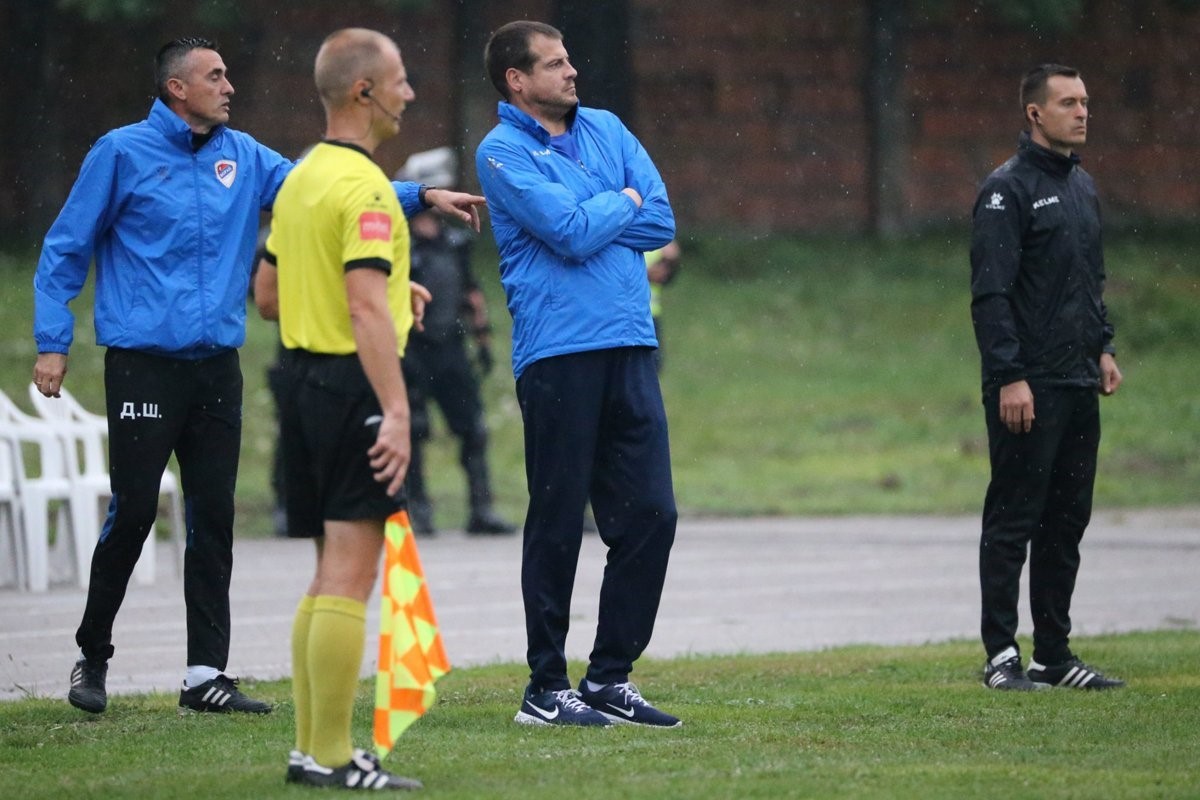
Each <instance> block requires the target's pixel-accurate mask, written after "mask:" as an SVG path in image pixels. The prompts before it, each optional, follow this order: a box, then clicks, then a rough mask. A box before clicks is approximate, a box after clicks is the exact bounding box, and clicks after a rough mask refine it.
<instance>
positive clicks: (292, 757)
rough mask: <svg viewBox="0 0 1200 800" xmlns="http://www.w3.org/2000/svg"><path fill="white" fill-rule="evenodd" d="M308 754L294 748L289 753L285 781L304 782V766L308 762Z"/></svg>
mask: <svg viewBox="0 0 1200 800" xmlns="http://www.w3.org/2000/svg"><path fill="white" fill-rule="evenodd" d="M308 761H309V759H308V756H306V755H304V753H301V752H300V751H299V750H293V751H291V752H290V753H288V765H287V772H286V773H284V776H283V782H284V783H303V782H304V767H305V766H306V765H307V764H308Z"/></svg>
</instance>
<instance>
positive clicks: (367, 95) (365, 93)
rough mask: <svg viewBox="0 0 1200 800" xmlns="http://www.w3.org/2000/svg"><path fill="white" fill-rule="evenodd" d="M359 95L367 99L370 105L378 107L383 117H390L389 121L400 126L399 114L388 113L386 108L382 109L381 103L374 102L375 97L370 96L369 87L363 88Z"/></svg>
mask: <svg viewBox="0 0 1200 800" xmlns="http://www.w3.org/2000/svg"><path fill="white" fill-rule="evenodd" d="M359 94H361V95H362V96H363V97H365V98H367V99H368V100H370V101H371V102H372V103H374V104H375V105H376V106H378V107H379V110H380V111H382V112H383V113H384V115H385V116H387V117H390V118H391V119H393V120H395V121H396V124H397V125H399V124H400V115H399V114H393V113H392V112H390V111H388V110H387V109H386V108H384V107H383V103H381V102H379V101H378V100H376V99H375V96H374V95H372V94H371V87H370V86H366V87H364V88H363V90H362V91H361V92H360V93H359Z"/></svg>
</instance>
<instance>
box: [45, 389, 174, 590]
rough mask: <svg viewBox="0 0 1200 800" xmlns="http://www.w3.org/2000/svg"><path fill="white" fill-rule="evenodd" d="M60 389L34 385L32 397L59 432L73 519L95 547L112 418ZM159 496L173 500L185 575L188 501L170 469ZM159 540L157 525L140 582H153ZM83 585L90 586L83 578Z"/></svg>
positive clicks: (107, 492)
mask: <svg viewBox="0 0 1200 800" xmlns="http://www.w3.org/2000/svg"><path fill="white" fill-rule="evenodd" d="M58 393H59V396H58V397H46V396H45V395H43V394H42V393H41V392H39V391H38V390H37V387H36V386H35V385H34V384H32V383H31V384H29V399H30V401H31V402H32V403H33V407H34V410H35V411H37V413H38V415H39V416H40V417H41V418H42V419H44V420H46V421H47V422H49V423H51V424H52V425H53V426H54V427H55V429H56V430H57V431H58V432H59V436H60V437H61V440H62V443H63V447H64V451H65V463H66V466H67V471H68V475H69V477H70V479H71V484H72V500H73V502H72V504H71V506H72V513H73V515H74V516H73V519H75V520H76V521H77V525H78V526H79V527H81V528H84V527H86V528H88V529H90V530H94V531H95V538H94V539H93V546H94V542H95V540H96V539H98V538H99V533H100V524H101V523H100V520H101V519H103V518H105V517H106V516H107V505H106V506H105V508H104V510H103V511H102V510H101V509H100V507H99V503H100V502H101V501H102V500H107V499H109V498H111V497H112V486H111V483H110V481H109V475H108V459H107V458H106V452H107V450H106V439H107V437H108V420H107V419H106V418H105V417H104V416H102V415H100V414H93V413H92V412H91V411H88V410H87V409H86V408H84V407H83V406H82V405H81V404H80V403H79V401H78V400H76V399H75V398H74V397H73V396H72V395H71V393H70V392H68V391H67V390H66V389H63V388H60V389H59V390H58ZM159 494H160V495H165V496H166V497H167V500H168V505H169V508H170V515H171V525H170V527H171V538H172V540H173V541H174V544H175V555H176V562H177V565H176V569H177V571H178V573H179V574H183V551H184V546H185V542H186V538H187V537H186V535H185V534H184V528H183V499H182V497H181V496H180V492H179V483H178V481H176V479H175V474H174V473H173V472H171V470H170V469H166V470H164V471H163V475H162V478H161V481H160V483H159ZM155 540H156V535H155V528H154V527H153V526H152V527H151V528H150V534H149V535H148V536H147V537H146V543H145V545H143V547H142V554H141V557H140V558H139V559H138V563H137V567H136V571H135V573H134V577H135V578H136V580H137V582H138V583H140V584H151V583H154V574H155ZM81 585H83V586H86V585H87V584H86V582H81Z"/></svg>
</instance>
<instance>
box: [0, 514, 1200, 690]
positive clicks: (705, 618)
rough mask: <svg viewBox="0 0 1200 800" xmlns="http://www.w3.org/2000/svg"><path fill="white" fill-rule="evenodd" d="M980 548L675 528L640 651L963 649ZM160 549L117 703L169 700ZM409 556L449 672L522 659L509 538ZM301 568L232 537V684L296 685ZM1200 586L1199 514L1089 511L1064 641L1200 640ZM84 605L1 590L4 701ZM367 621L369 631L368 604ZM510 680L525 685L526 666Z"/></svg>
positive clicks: (124, 651)
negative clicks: (1161, 631)
mask: <svg viewBox="0 0 1200 800" xmlns="http://www.w3.org/2000/svg"><path fill="white" fill-rule="evenodd" d="M977 536H978V520H977V518H976V517H974V516H972V517H846V518H814V519H731V520H724V519H688V520H684V521H682V522H681V523H680V526H679V533H678V537H677V540H676V546H675V550H674V553H673V555H672V560H671V568H670V573H669V575H668V579H667V586H666V591H665V593H664V597H663V604H662V609H661V612H660V614H659V619H658V627H657V629H656V631H655V636H654V640H653V642H651V645H650V648H649V649H648V650H647V656H652V657H659V658H664V657H671V656H678V655H685V654H693V653H695V654H701V653H740V652H770V651H797V650H814V649H820V648H824V647H830V646H835V645H843V644H852V643H876V644H915V643H923V642H931V641H943V640H949V639H964V638H965V639H972V638H974V637H976V636H977V631H978V617H979V612H978V602H979V599H978V588H977V575H976V563H977ZM160 547H161V548H162V550H161V552H160V553H159V559H158V564H159V575H158V580H157V582H156V583H155V584H154V585H152V586H138V585H133V586H131V587H130V591H129V594H128V596H127V598H126V601H125V605H124V607H123V608H122V610H121V615H120V616H119V617H118V618H117V625H116V629H115V644H116V648H117V652H116V656H115V657H114V658H113V660H112V661H111V662H110V669H109V677H108V688H109V691H110V692H111V693H117V694H119V693H128V692H141V691H148V690H163V691H170V690H173V689H174V688H176V687H177V686H178V685H179V681H180V680H181V679H182V676H183V670H184V663H183V661H184V641H185V639H184V630H183V618H184V614H183V599H182V586H181V582H180V579H179V577H178V576H177V575H176V574H175V572H174V571H173V569H172V562H171V560H170V551H169V548H168V547H167V546H166V545H160ZM420 548H421V556H422V559H423V561H424V565H425V572H426V576H427V577H428V578H429V581H430V586H431V590H432V593H433V600H434V604H435V606H436V608H437V613H438V618H439V622H440V624H441V629H442V632H443V636H444V638H445V642H446V648H447V650H448V652H449V655H450V660H451V662H452V663H453V664H455V665H458V666H467V665H472V664H482V663H488V662H523V661H524V648H525V637H524V623H523V618H522V614H521V597H520V591H519V584H518V575H519V569H520V552H521V547H520V540H519V537H515V536H514V537H503V538H498V539H487V538H474V537H467V536H465V535H464V534H462V533H458V532H444V533H441V534H439V535H438V536H437V537H434V538H431V539H422V540H420ZM603 560H604V556H603V546H602V545H601V543H600V542H599V541H598V539H597V537H595V536H589V537H587V538H586V541H585V543H584V549H583V553H582V555H581V558H580V569H579V574H578V578H577V580H576V590H575V600H576V602H575V604H574V608H573V612H572V618H573V619H572V632H571V636H570V638H569V639H568V643H567V649H568V654H569V655H570V656H571V657H573V658H584V657H586V655H587V653H588V652H589V651H590V649H591V637H592V634H593V632H594V630H595V621H596V612H595V607H596V600H597V596H598V589H599V583H600V576H601V571H602V569H603ZM311 570H312V547H311V545H309V544H308V543H305V542H291V541H280V540H248V541H241V542H238V544H237V545H236V554H235V574H234V577H233V620H234V623H233V649H232V653H231V656H230V664H229V667H230V671H231V672H233V673H237V674H241V675H243V676H253V677H256V678H261V679H274V678H281V677H285V676H287V675H288V674H289V670H290V664H289V654H288V652H289V651H288V645H287V642H288V636H289V634H290V626H291V621H292V614H293V610H294V608H295V604H296V601H297V599H298V598H299V596H300V594H301V592H302V591H303V589H304V587H305V586H306V585H307V582H308V579H309V577H310V574H311ZM1198 576H1200V508H1192V509H1182V510H1171V511H1129V512H1100V513H1097V514H1096V515H1095V518H1094V519H1093V521H1092V525H1091V528H1090V529H1089V531H1088V534H1087V536H1086V537H1085V539H1084V547H1083V568H1082V570H1081V571H1080V577H1079V584H1078V587H1077V589H1076V594H1075V604H1074V611H1073V616H1074V619H1075V631H1076V633H1077V634H1080V635H1085V634H1098V633H1109V632H1121V631H1131V630H1144V629H1157V628H1190V629H1195V628H1197V627H1200V579H1198ZM83 605H84V592H83V591H82V590H80V589H79V588H77V587H75V586H72V585H69V584H65V583H63V584H57V585H55V586H53V587H52V588H51V590H50V591H49V592H46V593H44V594H40V595H34V594H27V593H20V592H17V591H15V590H13V589H11V588H9V589H0V699H12V698H16V697H23V696H28V695H37V696H55V697H56V696H64V695H65V693H66V689H67V677H68V673H69V672H70V666H71V662H72V661H73V660H74V658H75V654H76V653H77V650H76V648H75V646H74V630H75V626H76V625H77V624H78V621H79V617H80V614H81V613H82V611H83ZM369 609H370V612H371V618H370V620H369V623H368V624H369V625H370V626H371V629H374V628H375V626H376V625H377V622H376V620H377V615H378V601H377V600H372V602H371V603H370V605H369ZM1023 614H1025V619H1024V620H1023V622H1022V631H1023V632H1028V631H1029V630H1030V628H1029V622H1028V612H1027V610H1023ZM373 650H374V648H373V647H368V648H367V658H366V659H365V660H364V664H363V670H364V674H367V673H369V672H371V671H373V669H374V664H373V660H374V652H373ZM513 673H514V676H513V679H514V680H517V681H519V680H520V679H521V678H522V677H523V676H524V667H523V666H521V667H514V669H513Z"/></svg>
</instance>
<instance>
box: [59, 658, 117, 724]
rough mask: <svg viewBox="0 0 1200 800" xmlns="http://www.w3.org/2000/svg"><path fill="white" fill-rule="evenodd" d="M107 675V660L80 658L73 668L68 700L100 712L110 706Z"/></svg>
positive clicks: (81, 706) (72, 703)
mask: <svg viewBox="0 0 1200 800" xmlns="http://www.w3.org/2000/svg"><path fill="white" fill-rule="evenodd" d="M107 675H108V662H107V661H91V660H89V659H86V658H80V659H79V660H78V661H76V662H75V666H74V667H72V668H71V690H70V691H69V692H67V701H68V702H70V704H71V705H73V706H75V707H76V708H78V709H82V710H83V711H88V712H90V713H92V714H99V713H100V712H101V711H103V710H104V709H105V708H107V707H108V693H107V692H106V691H105V690H104V679H105V677H107Z"/></svg>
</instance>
